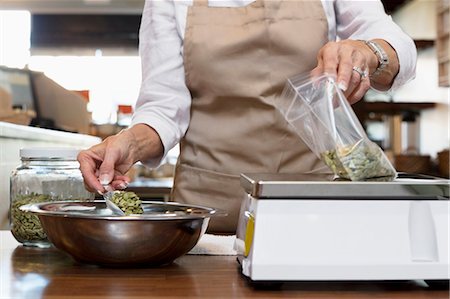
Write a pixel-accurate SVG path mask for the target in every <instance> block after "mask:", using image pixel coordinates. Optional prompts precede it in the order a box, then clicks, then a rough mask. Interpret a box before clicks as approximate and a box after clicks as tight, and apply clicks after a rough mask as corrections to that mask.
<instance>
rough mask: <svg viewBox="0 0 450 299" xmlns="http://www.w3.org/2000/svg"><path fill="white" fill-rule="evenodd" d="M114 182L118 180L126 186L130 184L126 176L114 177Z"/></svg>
mask: <svg viewBox="0 0 450 299" xmlns="http://www.w3.org/2000/svg"><path fill="white" fill-rule="evenodd" d="M114 180H120V181H123V182H125V183H126V184H127V185H128V184H129V183H130V182H131V179H130V178H129V177H128V176H126V175H121V174H117V173H116V175H115V176H114Z"/></svg>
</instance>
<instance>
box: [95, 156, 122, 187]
mask: <svg viewBox="0 0 450 299" xmlns="http://www.w3.org/2000/svg"><path fill="white" fill-rule="evenodd" d="M118 160H119V154H118V151H117V150H115V149H108V148H107V149H106V151H105V158H104V159H103V163H102V164H101V165H100V168H99V174H100V176H99V180H100V183H101V184H102V185H108V184H109V183H110V182H111V181H112V180H113V179H114V174H115V172H114V168H115V166H116V164H117V162H118Z"/></svg>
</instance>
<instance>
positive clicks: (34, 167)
mask: <svg viewBox="0 0 450 299" xmlns="http://www.w3.org/2000/svg"><path fill="white" fill-rule="evenodd" d="M78 153H79V150H78V149H73V148H38V147H36V148H24V149H21V150H20V158H21V164H20V165H19V166H18V167H17V168H16V169H15V170H14V171H13V172H12V174H11V179H10V182H11V185H10V186H11V190H10V191H11V192H10V196H11V197H10V226H11V233H12V234H13V236H14V237H15V238H16V240H17V241H19V242H20V243H22V244H23V245H25V246H37V247H50V246H51V242H50V241H49V240H48V239H47V236H46V234H45V232H44V230H43V228H42V226H41V223H40V221H39V218H38V216H37V215H34V214H31V213H28V212H24V211H21V210H20V207H21V206H22V205H25V204H30V203H39V202H48V201H71V200H91V199H94V197H95V195H94V194H93V193H90V192H88V191H87V190H86V189H85V188H84V182H83V177H82V175H81V171H80V169H79V166H80V165H79V163H78V161H77V155H78Z"/></svg>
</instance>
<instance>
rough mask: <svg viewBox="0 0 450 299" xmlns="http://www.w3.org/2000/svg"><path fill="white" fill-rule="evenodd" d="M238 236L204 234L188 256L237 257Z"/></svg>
mask: <svg viewBox="0 0 450 299" xmlns="http://www.w3.org/2000/svg"><path fill="white" fill-rule="evenodd" d="M235 240H236V236H235V235H233V236H219V235H210V234H204V235H203V236H202V237H201V238H200V240H199V241H198V243H197V245H195V247H194V248H192V250H191V251H189V253H188V254H198V255H236V250H234V241H235Z"/></svg>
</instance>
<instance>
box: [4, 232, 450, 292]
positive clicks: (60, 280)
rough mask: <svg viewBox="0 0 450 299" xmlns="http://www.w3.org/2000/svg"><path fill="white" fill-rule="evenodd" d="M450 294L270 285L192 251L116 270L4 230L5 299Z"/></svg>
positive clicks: (413, 285) (358, 285)
mask: <svg viewBox="0 0 450 299" xmlns="http://www.w3.org/2000/svg"><path fill="white" fill-rule="evenodd" d="M151 297H162V298H164V297H166V298H167V297H171V298H174V297H180V298H181V297H182V298H357V299H363V298H408V299H414V298H442V299H444V298H449V293H448V291H445V290H442V291H438V290H429V289H427V288H426V287H424V284H423V282H420V281H412V282H402V283H393V282H390V283H382V282H346V283H342V282H301V283H286V284H283V285H282V286H281V287H279V288H275V289H274V288H272V289H264V288H255V287H254V286H252V285H250V284H249V283H248V282H247V281H246V279H245V278H244V277H243V276H242V275H241V274H240V272H239V270H238V264H237V262H236V257H235V256H202V255H186V256H183V257H181V258H179V259H177V260H176V261H175V263H173V264H172V265H170V266H166V267H162V268H153V269H151V268H150V269H146V268H142V269H111V268H101V267H97V266H92V265H82V264H78V263H76V262H74V261H73V260H72V259H71V258H70V257H69V256H67V255H66V254H65V253H63V252H61V251H58V250H57V249H38V248H27V247H23V246H21V245H18V243H17V242H16V241H15V240H14V238H13V237H12V235H11V233H10V232H9V231H0V298H2V299H3V298H32V299H39V298H69V299H70V298H78V299H80V298H134V299H136V298H151Z"/></svg>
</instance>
